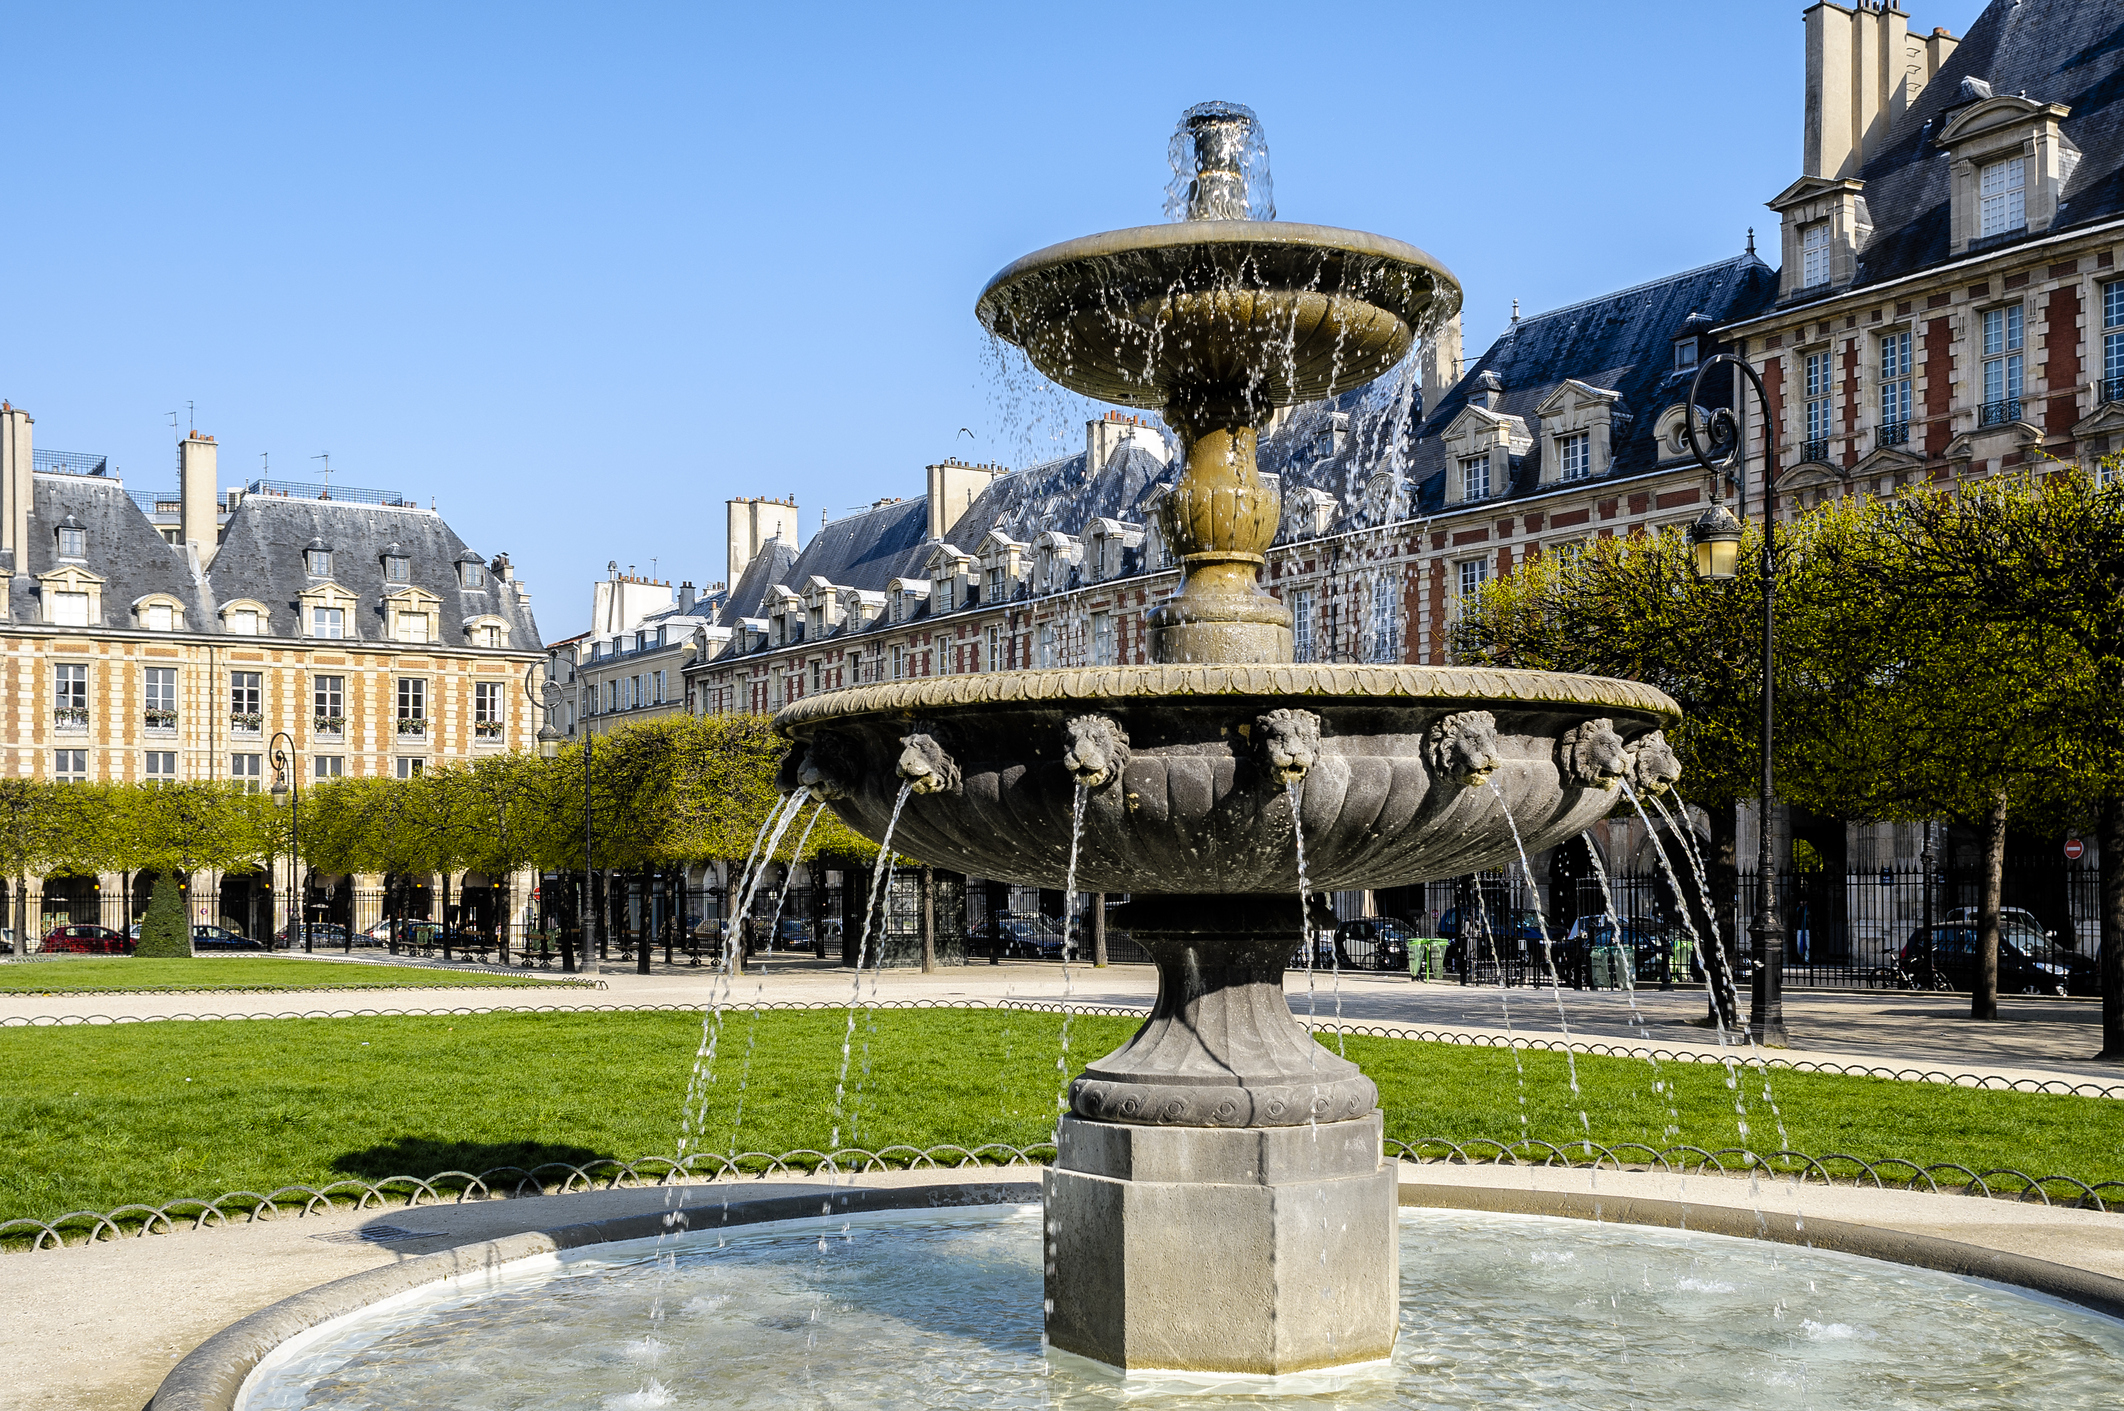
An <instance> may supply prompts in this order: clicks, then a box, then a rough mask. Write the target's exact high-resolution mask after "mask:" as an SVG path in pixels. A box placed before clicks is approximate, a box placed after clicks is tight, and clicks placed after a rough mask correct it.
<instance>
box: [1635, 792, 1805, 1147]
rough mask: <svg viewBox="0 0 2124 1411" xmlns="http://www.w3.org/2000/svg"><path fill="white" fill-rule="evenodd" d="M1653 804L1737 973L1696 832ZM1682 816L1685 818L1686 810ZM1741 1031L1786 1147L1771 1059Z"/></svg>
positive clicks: (1729, 970) (1730, 970)
mask: <svg viewBox="0 0 2124 1411" xmlns="http://www.w3.org/2000/svg"><path fill="white" fill-rule="evenodd" d="M1675 802H1676V804H1677V805H1679V803H1680V798H1679V796H1677V797H1676V800H1675ZM1652 807H1654V808H1655V809H1658V810H1659V816H1660V818H1661V819H1662V820H1663V821H1664V822H1665V823H1666V825H1667V831H1668V833H1669V834H1670V835H1673V836H1677V837H1679V838H1680V839H1681V846H1682V855H1683V856H1684V857H1686V858H1687V859H1688V860H1689V869H1690V871H1691V872H1692V873H1694V874H1695V878H1696V894H1697V897H1698V898H1699V899H1700V900H1701V901H1702V902H1703V906H1704V918H1705V920H1706V921H1708V922H1709V923H1710V926H1711V943H1712V944H1713V945H1715V946H1717V947H1718V948H1719V956H1720V957H1721V961H1722V963H1723V965H1724V967H1725V971H1726V974H1727V975H1728V976H1731V975H1734V974H1737V973H1738V972H1737V971H1736V970H1735V969H1734V967H1733V953H1732V951H1730V950H1728V949H1727V948H1726V942H1725V937H1724V936H1723V935H1722V934H1721V933H1720V932H1719V929H1718V913H1717V911H1716V910H1715V909H1713V907H1712V905H1711V882H1710V879H1709V878H1708V877H1706V876H1705V875H1704V860H1703V855H1702V854H1701V853H1699V852H1698V851H1697V850H1696V838H1695V834H1694V833H1693V831H1692V830H1690V829H1689V828H1687V827H1685V826H1683V823H1682V821H1679V820H1677V819H1676V818H1675V816H1674V815H1672V814H1669V813H1668V812H1667V805H1666V804H1665V802H1664V801H1662V800H1661V799H1660V797H1659V795H1657V794H1654V795H1652ZM1683 817H1684V818H1686V814H1684V815H1683ZM1648 826H1649V825H1648ZM1675 895H1676V898H1677V899H1679V897H1680V893H1679V892H1677V893H1676V894H1675ZM1682 909H1683V910H1684V911H1687V910H1688V908H1687V907H1686V906H1684V907H1683V908H1682ZM1741 1034H1742V1037H1743V1039H1744V1041H1745V1043H1746V1045H1747V1049H1748V1055H1749V1058H1750V1059H1751V1060H1752V1061H1753V1062H1754V1064H1755V1070H1756V1077H1757V1079H1758V1080H1760V1081H1761V1083H1762V1085H1763V1105H1764V1106H1766V1107H1768V1108H1769V1109H1770V1118H1771V1120H1772V1121H1773V1122H1775V1123H1776V1124H1777V1145H1778V1149H1779V1150H1780V1151H1785V1150H1789V1149H1790V1148H1791V1146H1792V1139H1791V1138H1790V1137H1789V1136H1787V1135H1786V1132H1785V1114H1784V1112H1783V1110H1782V1109H1780V1108H1779V1107H1778V1105H1777V1099H1776V1098H1775V1097H1774V1096H1772V1095H1771V1092H1770V1063H1769V1059H1768V1056H1767V1055H1765V1054H1764V1053H1763V1051H1762V1049H1761V1047H1760V1046H1758V1045H1757V1044H1756V1042H1755V1034H1754V1032H1753V1031H1752V1030H1750V1029H1748V1028H1746V1027H1745V1026H1744V1027H1743V1028H1742V1030H1741Z"/></svg>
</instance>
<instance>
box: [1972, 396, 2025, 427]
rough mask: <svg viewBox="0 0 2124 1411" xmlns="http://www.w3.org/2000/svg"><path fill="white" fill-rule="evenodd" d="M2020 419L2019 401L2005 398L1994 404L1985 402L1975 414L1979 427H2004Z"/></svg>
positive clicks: (2018, 399) (2014, 398)
mask: <svg viewBox="0 0 2124 1411" xmlns="http://www.w3.org/2000/svg"><path fill="white" fill-rule="evenodd" d="M2020 419H2021V399H2020V398H2019V397H2007V398H2004V399H2002V400H2000V401H1996V402H1986V403H1984V405H1983V408H1982V409H1981V410H1980V411H1979V412H1978V413H1977V425H1979V426H2005V425H2006V424H2008V423H2009V422H2015V421H2019V420H2020Z"/></svg>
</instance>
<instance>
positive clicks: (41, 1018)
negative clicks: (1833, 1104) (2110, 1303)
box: [0, 981, 2124, 1099]
mask: <svg viewBox="0 0 2124 1411" xmlns="http://www.w3.org/2000/svg"><path fill="white" fill-rule="evenodd" d="M596 983H597V984H598V985H599V986H600V987H603V985H604V982H603V981H598V982H596ZM581 988H583V989H585V990H587V989H588V988H589V985H588V984H584V985H583V986H582V987H581ZM98 993H104V992H102V991H99V992H98ZM144 993H154V992H153V991H146V992H144ZM864 1007H865V1008H867V1009H887V1010H907V1009H968V1010H976V1009H979V1010H1010V1011H1014V1012H1024V1013H1036V1014H1060V1013H1062V1012H1063V1011H1064V1010H1067V1011H1068V1012H1070V1013H1072V1014H1091V1015H1098V1016H1102V1017H1108V1018H1117V1019H1128V1018H1140V1017H1141V1016H1142V1015H1144V1014H1145V1013H1147V1012H1148V1011H1149V1009H1150V1004H1149V1002H1148V1001H1146V1002H1144V1003H1143V1004H1140V1005H1120V1004H1064V1003H1063V1002H1061V1001H1060V1000H1012V1001H1010V1002H1009V1003H1007V1004H1004V1003H997V1002H995V1001H992V1000H979V999H895V1000H879V1001H877V1002H876V1003H874V1004H866V1005H865V1006H864ZM706 1008H707V1006H705V1005H698V1004H573V1005H567V1006H565V1007H560V1008H555V1009H553V1010H551V1011H550V1012H554V1013H564V1014H700V1013H702V1012H703V1011H704V1010H705V1009H706ZM847 1008H848V1002H847V1001H846V1000H768V1001H765V1002H763V1003H760V1004H757V1005H754V1004H730V1005H725V1006H724V1010H725V1012H726V1013H746V1012H750V1011H752V1010H754V1009H757V1010H759V1011H760V1012H761V1013H763V1014H766V1013H802V1012H819V1011H828V1010H833V1011H841V1012H845V1011H846V1010H847ZM534 1012H548V1011H541V1010H539V1009H538V1007H536V1006H533V1005H521V1004H507V1005H452V1006H450V1007H448V1008H442V1009H431V1008H425V1007H421V1006H406V1007H404V1008H395V1007H394V1008H390V1009H299V1010H298V1009H282V1010H275V1011H273V1012H271V1013H260V1014H118V1015H111V1014H56V1015H54V1014H39V1015H7V1016H5V1017H0V1029H20V1028H32V1029H52V1028H70V1027H73V1026H76V1025H83V1024H86V1025H91V1026H95V1025H110V1024H163V1023H174V1022H178V1021H188V1022H195V1023H196V1022H200V1021H205V1020H230V1021H236V1020H246V1019H437V1018H441V1019H459V1018H467V1017H471V1016H475V1015H480V1014H520V1013H534ZM1300 1022H1301V1023H1303V1022H1305V1021H1303V1020H1301V1021H1300ZM1310 1027H1311V1028H1313V1029H1314V1030H1316V1031H1319V1032H1322V1033H1341V1034H1345V1035H1356V1036H1358V1037H1362V1038H1375V1039H1410V1040H1414V1041H1416V1042H1418V1043H1436V1044H1453V1045H1456V1046H1459V1047H1463V1048H1514V1047H1517V1048H1523V1049H1532V1050H1538V1051H1540V1052H1545V1053H1564V1052H1570V1053H1573V1054H1586V1055H1590V1056H1592V1057H1596V1058H1645V1057H1650V1058H1655V1059H1657V1060H1659V1061H1660V1062H1662V1063H1711V1064H1724V1063H1741V1064H1747V1065H1750V1066H1752V1065H1754V1064H1757V1063H1761V1064H1765V1065H1767V1066H1768V1067H1771V1068H1778V1069H1784V1070H1787V1071H1789V1072H1794V1073H1821V1074H1825V1075H1828V1076H1830V1077H1837V1078H1884V1079H1889V1080H1892V1081H1894V1082H1902V1083H1937V1084H1939V1085H1941V1086H1944V1087H1956V1088H1978V1089H1982V1090H1984V1091H1987V1092H2016V1093H2042V1094H2047V1095H2049V1096H2053V1097H2100V1098H2110V1099H2124V1083H2103V1082H2097V1081H2095V1080H2093V1079H2085V1080H2082V1079H2074V1078H2007V1077H2003V1076H2001V1075H1999V1074H1997V1073H1968V1072H1956V1071H1953V1070H1951V1069H1946V1068H1923V1067H1912V1066H1908V1065H1904V1066H1895V1065H1891V1064H1885V1063H1837V1062H1833V1061H1830V1060H1827V1059H1812V1058H1792V1057H1788V1056H1785V1055H1784V1054H1783V1053H1781V1052H1780V1051H1779V1050H1776V1049H1762V1048H1747V1047H1742V1046H1733V1047H1729V1048H1725V1049H1722V1050H1717V1051H1712V1052H1706V1051H1703V1050H1699V1049H1678V1048H1663V1047H1661V1046H1659V1045H1657V1044H1646V1043H1642V1042H1637V1041H1625V1040H1614V1041H1610V1040H1604V1039H1569V1040H1566V1039H1550V1038H1537V1037H1532V1036H1527V1037H1513V1036H1511V1035H1507V1034H1465V1033H1456V1032H1454V1031H1452V1030H1446V1029H1429V1028H1424V1027H1422V1026H1419V1025H1413V1024H1401V1023H1397V1022H1394V1021H1391V1020H1389V1021H1384V1022H1377V1023H1372V1022H1365V1021H1361V1020H1343V1021H1341V1022H1339V1023H1338V1022H1336V1021H1334V1020H1327V1019H1322V1020H1316V1021H1313V1022H1312V1024H1311V1025H1310Z"/></svg>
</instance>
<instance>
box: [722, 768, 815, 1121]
mask: <svg viewBox="0 0 2124 1411" xmlns="http://www.w3.org/2000/svg"><path fill="white" fill-rule="evenodd" d="M799 792H802V791H801V790H800V791H799ZM825 811H826V802H825V800H823V799H821V800H820V801H819V802H818V803H816V804H813V805H812V807H811V817H810V818H809V819H807V820H805V823H804V831H803V832H801V833H799V834H797V840H796V846H795V847H793V848H791V849H790V850H789V856H790V859H791V860H792V861H794V860H795V859H797V858H800V857H802V856H803V855H804V845H805V844H806V843H808V842H810V841H811V830H812V829H814V828H816V827H818V826H819V815H820V814H822V813H824V812H825ZM762 870H764V868H763V869H762ZM788 900H789V888H787V887H784V888H782V890H781V892H780V894H779V895H777V896H776V897H775V899H774V915H773V916H771V917H769V918H768V920H767V944H768V945H769V946H772V945H773V944H774V941H775V937H776V936H777V935H778V934H779V932H780V930H781V925H782V907H783V905H784V904H785V903H786V902H788ZM766 993H767V985H766V982H765V981H764V980H755V981H754V982H753V986H752V1016H751V1017H750V1018H749V1019H747V1020H746V1021H745V1061H744V1062H743V1063H742V1064H740V1065H739V1067H738V1084H737V1111H736V1112H735V1113H733V1114H732V1115H731V1118H730V1159H731V1161H733V1162H735V1161H736V1160H737V1154H738V1129H739V1128H740V1127H742V1126H743V1125H744V1124H745V1089H746V1088H747V1086H749V1085H750V1083H751V1081H752V1055H753V1053H754V1051H755V1050H756V1049H758V1047H759V1042H760V1001H761V1000H762V999H763V998H765V996H766Z"/></svg>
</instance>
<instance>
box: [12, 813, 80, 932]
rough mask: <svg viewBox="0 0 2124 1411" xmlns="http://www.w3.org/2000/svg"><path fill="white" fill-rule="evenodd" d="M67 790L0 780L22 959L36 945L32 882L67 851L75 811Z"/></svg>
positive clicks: (16, 927) (16, 925)
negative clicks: (32, 942) (32, 943)
mask: <svg viewBox="0 0 2124 1411" xmlns="http://www.w3.org/2000/svg"><path fill="white" fill-rule="evenodd" d="M68 787H70V786H68V785H64V784H53V783H49V782H47V781H44V780H38V779H0V862H4V864H5V866H6V868H7V875H8V879H9V884H10V885H11V886H12V887H13V888H14V893H15V917H16V920H15V938H16V943H17V946H16V949H17V953H18V954H19V953H20V952H21V951H23V950H26V949H27V948H28V942H29V940H30V939H31V936H30V929H31V925H32V923H33V919H34V913H32V912H31V910H30V906H29V879H30V876H31V875H32V874H33V873H34V874H42V873H43V872H44V871H45V870H46V869H47V868H48V867H50V866H51V864H52V861H53V859H55V858H56V857H58V856H59V855H60V854H61V852H62V851H63V850H64V845H65V837H66V833H67V823H68V820H69V816H70V810H69V808H68V806H67V805H68V802H69V801H68V800H67V799H66V798H65V797H64V792H63V791H64V790H65V789H67V788H68Z"/></svg>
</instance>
